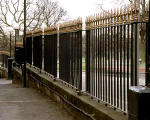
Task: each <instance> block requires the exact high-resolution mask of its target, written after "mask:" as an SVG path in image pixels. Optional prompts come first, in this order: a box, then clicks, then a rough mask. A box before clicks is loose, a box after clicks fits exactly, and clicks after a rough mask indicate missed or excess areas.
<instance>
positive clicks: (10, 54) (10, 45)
mask: <svg viewBox="0 0 150 120" xmlns="http://www.w3.org/2000/svg"><path fill="white" fill-rule="evenodd" d="M9 49H10V58H11V32H10V48H9Z"/></svg>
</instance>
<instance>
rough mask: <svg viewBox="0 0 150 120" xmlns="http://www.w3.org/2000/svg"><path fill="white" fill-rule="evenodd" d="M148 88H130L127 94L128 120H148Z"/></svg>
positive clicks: (149, 119)
mask: <svg viewBox="0 0 150 120" xmlns="http://www.w3.org/2000/svg"><path fill="white" fill-rule="evenodd" d="M149 108H150V88H148V87H142V86H133V87H130V89H129V93H128V120H150V112H149Z"/></svg>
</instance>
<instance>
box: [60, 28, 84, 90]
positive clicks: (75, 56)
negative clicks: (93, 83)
mask: <svg viewBox="0 0 150 120" xmlns="http://www.w3.org/2000/svg"><path fill="white" fill-rule="evenodd" d="M59 46H60V47H59V78H60V79H62V80H64V81H65V82H67V83H69V84H71V85H72V86H74V87H75V88H77V89H79V90H82V31H76V32H69V33H62V34H60V40H59Z"/></svg>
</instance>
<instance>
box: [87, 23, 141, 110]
mask: <svg viewBox="0 0 150 120" xmlns="http://www.w3.org/2000/svg"><path fill="white" fill-rule="evenodd" d="M139 24H141V23H137V22H134V23H130V24H121V25H115V26H106V27H97V28H95V29H90V30H87V31H86V48H87V50H86V51H87V57H86V66H87V67H86V76H87V77H86V91H87V93H88V94H90V95H91V96H92V97H94V98H97V99H98V100H99V101H103V102H105V103H106V104H109V105H111V106H113V107H114V108H118V109H121V110H122V111H124V112H127V94H128V89H129V86H136V85H138V78H137V77H139V76H138V75H139V74H138V68H137V65H138V63H137V62H138V59H137V56H138V53H137V46H138V45H137V41H138V39H137V33H138V31H137V30H138V29H137V27H138V25H139Z"/></svg>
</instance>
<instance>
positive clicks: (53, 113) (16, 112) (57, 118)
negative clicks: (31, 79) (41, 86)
mask: <svg viewBox="0 0 150 120" xmlns="http://www.w3.org/2000/svg"><path fill="white" fill-rule="evenodd" d="M11 83H12V81H11V80H4V79H0V120H74V119H75V118H74V117H73V116H72V115H71V114H70V113H68V112H67V111H66V110H65V109H63V107H62V106H61V105H60V104H57V103H56V102H55V101H53V100H51V99H50V98H49V97H47V96H45V95H42V94H41V93H40V92H38V91H37V90H34V89H32V88H21V87H18V86H17V85H12V84H11Z"/></svg>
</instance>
